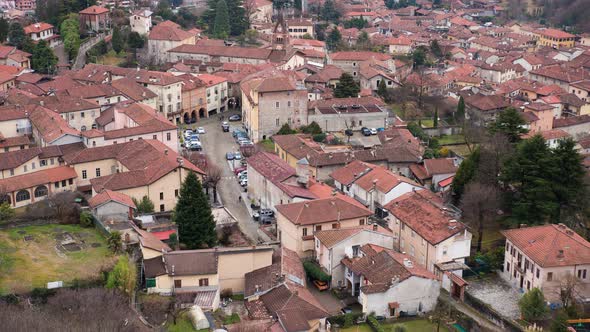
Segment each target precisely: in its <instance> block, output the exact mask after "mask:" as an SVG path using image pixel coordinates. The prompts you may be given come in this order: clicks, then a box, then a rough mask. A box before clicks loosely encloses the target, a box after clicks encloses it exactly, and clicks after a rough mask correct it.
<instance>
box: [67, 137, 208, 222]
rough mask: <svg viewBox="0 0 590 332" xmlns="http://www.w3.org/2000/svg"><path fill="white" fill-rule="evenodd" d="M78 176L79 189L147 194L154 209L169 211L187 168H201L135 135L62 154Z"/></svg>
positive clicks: (197, 169) (94, 193)
mask: <svg viewBox="0 0 590 332" xmlns="http://www.w3.org/2000/svg"><path fill="white" fill-rule="evenodd" d="M63 159H64V160H65V162H66V164H68V165H70V166H72V167H73V168H74V169H75V170H76V173H77V174H79V177H78V179H77V181H76V186H77V187H78V190H79V191H82V192H88V193H90V192H91V193H93V196H94V195H96V194H98V193H100V192H101V191H103V190H104V189H108V190H112V191H115V192H118V193H123V194H126V195H128V196H130V197H134V198H136V199H141V198H142V197H143V196H147V197H148V198H149V199H150V200H151V201H152V202H153V203H154V205H155V209H156V211H170V210H172V209H173V208H174V206H175V205H176V200H177V199H178V195H179V191H180V186H181V185H182V182H183V181H184V178H185V177H186V176H187V175H188V173H189V172H194V173H196V174H197V176H198V177H202V175H203V174H204V172H203V171H202V170H200V169H199V168H197V167H196V166H195V165H193V164H192V163H190V162H189V161H188V160H186V159H184V158H182V157H180V156H179V155H178V154H177V153H176V152H174V151H172V150H171V149H170V148H168V147H167V146H166V145H164V144H163V143H161V142H159V141H156V140H152V139H139V140H134V141H131V142H128V143H120V144H113V145H107V146H102V147H96V148H87V149H84V150H82V151H80V152H78V153H72V154H66V155H64V156H63Z"/></svg>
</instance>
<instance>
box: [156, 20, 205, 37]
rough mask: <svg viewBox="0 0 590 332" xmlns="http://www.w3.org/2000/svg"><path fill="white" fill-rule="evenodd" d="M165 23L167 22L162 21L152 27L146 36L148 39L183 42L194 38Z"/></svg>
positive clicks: (192, 35) (175, 26) (176, 26)
mask: <svg viewBox="0 0 590 332" xmlns="http://www.w3.org/2000/svg"><path fill="white" fill-rule="evenodd" d="M167 22H169V21H164V22H162V23H160V24H158V25H156V26H154V27H153V28H152V30H151V31H150V33H149V35H148V39H152V40H171V41H183V40H186V39H189V38H191V37H194V34H192V33H190V32H188V31H184V30H182V29H181V28H180V26H178V25H176V24H174V25H172V24H168V23H167Z"/></svg>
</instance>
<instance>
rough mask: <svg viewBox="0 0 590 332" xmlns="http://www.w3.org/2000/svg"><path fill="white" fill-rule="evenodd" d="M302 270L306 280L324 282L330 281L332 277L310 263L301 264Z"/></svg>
mask: <svg viewBox="0 0 590 332" xmlns="http://www.w3.org/2000/svg"><path fill="white" fill-rule="evenodd" d="M303 268H304V269H305V274H307V277H308V278H311V279H313V280H320V281H325V282H330V280H332V276H330V275H329V274H327V273H325V272H324V271H322V268H321V267H320V266H319V265H317V264H316V263H314V262H312V261H306V262H303Z"/></svg>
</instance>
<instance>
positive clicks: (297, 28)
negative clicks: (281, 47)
mask: <svg viewBox="0 0 590 332" xmlns="http://www.w3.org/2000/svg"><path fill="white" fill-rule="evenodd" d="M287 31H289V37H291V38H301V37H303V36H305V35H309V36H312V37H314V36H315V31H314V29H313V22H312V21H311V20H304V19H292V20H287Z"/></svg>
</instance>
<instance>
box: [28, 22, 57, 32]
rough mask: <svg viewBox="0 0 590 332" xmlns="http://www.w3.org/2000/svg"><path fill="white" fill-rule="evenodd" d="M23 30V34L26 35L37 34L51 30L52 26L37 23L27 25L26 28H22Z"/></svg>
mask: <svg viewBox="0 0 590 332" xmlns="http://www.w3.org/2000/svg"><path fill="white" fill-rule="evenodd" d="M24 29H25V33H26V34H27V35H28V34H31V33H39V32H41V31H45V30H49V29H53V25H51V24H49V23H45V22H39V23H34V24H31V25H27V26H26V27H24Z"/></svg>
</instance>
